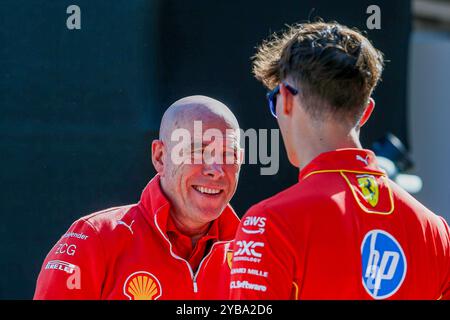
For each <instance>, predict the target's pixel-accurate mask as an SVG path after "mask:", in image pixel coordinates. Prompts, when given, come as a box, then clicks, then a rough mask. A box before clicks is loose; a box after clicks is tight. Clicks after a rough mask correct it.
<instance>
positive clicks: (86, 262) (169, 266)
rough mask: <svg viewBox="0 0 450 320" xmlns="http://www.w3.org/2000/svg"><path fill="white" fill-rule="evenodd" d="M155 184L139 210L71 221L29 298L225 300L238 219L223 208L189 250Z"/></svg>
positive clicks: (145, 193) (156, 182)
mask: <svg viewBox="0 0 450 320" xmlns="http://www.w3.org/2000/svg"><path fill="white" fill-rule="evenodd" d="M159 181H160V179H159V176H156V177H155V178H154V179H152V181H150V183H149V184H148V185H147V187H146V188H145V189H144V191H143V193H142V196H141V200H140V201H139V203H137V204H133V205H130V206H124V207H118V208H112V209H109V210H105V211H101V212H98V213H94V214H92V215H90V216H87V217H84V218H81V219H80V220H78V221H76V222H75V223H74V224H73V225H72V226H71V227H70V229H69V230H68V231H67V233H66V234H64V235H63V236H62V238H61V239H60V240H59V242H58V243H57V244H56V245H55V246H54V247H53V248H52V250H51V251H50V253H49V254H48V255H47V257H46V259H45V261H44V264H43V266H42V269H41V272H40V274H39V278H38V280H37V287H36V292H35V295H34V298H35V299H124V300H128V299H130V300H156V299H160V300H162V299H186V300H191V299H226V298H227V297H228V288H229V274H230V263H231V251H230V243H231V240H232V239H233V237H234V234H235V231H236V228H237V226H238V224H239V218H238V217H237V216H236V214H235V213H234V211H233V209H232V208H231V207H230V206H227V207H226V208H225V210H224V211H223V212H222V214H221V216H220V217H219V218H218V219H217V220H215V221H214V222H213V223H212V225H211V227H210V230H209V232H208V233H207V234H206V235H205V236H204V237H203V238H201V239H199V241H198V243H197V245H196V247H195V248H192V245H191V243H190V242H191V241H190V239H189V238H187V237H185V236H184V235H182V234H180V233H179V232H178V231H177V229H176V228H175V227H174V224H173V221H171V219H170V215H169V209H170V203H169V202H168V200H167V199H166V198H165V196H164V195H163V193H162V191H161V188H160V185H159Z"/></svg>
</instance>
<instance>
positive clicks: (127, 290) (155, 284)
mask: <svg viewBox="0 0 450 320" xmlns="http://www.w3.org/2000/svg"><path fill="white" fill-rule="evenodd" d="M123 294H124V295H126V296H127V297H128V298H129V299H130V300H157V299H158V298H159V297H161V295H162V289H161V284H160V283H159V280H158V279H157V278H156V277H155V276H154V275H153V274H151V273H150V272H146V271H138V272H135V273H133V274H131V275H130V276H129V277H128V278H127V280H125V283H124V285H123Z"/></svg>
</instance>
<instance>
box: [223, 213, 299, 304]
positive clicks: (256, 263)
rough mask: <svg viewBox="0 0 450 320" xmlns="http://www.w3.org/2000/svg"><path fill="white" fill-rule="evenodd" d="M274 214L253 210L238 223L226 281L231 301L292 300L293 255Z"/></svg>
mask: <svg viewBox="0 0 450 320" xmlns="http://www.w3.org/2000/svg"><path fill="white" fill-rule="evenodd" d="M276 218H277V216H276V213H272V212H269V211H268V210H267V209H266V208H264V207H259V206H257V207H253V208H251V209H250V210H249V212H247V214H246V215H245V216H244V217H243V219H242V220H241V223H240V225H239V228H238V231H237V233H236V239H235V242H234V252H233V259H232V268H231V279H230V299H232V300H257V299H258V300H280V299H293V298H295V292H296V286H295V283H294V254H293V250H292V248H291V244H290V241H289V239H288V236H287V235H286V233H287V232H286V231H287V230H286V229H285V228H284V227H283V225H282V224H281V223H280V222H278V221H277V219H276Z"/></svg>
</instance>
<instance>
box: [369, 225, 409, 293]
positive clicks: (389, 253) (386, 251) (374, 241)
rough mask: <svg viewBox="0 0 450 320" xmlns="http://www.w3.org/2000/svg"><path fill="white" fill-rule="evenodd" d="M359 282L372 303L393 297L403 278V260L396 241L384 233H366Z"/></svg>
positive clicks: (400, 249) (373, 231)
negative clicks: (360, 279)
mask: <svg viewBox="0 0 450 320" xmlns="http://www.w3.org/2000/svg"><path fill="white" fill-rule="evenodd" d="M361 256H362V282H363V285H364V288H365V289H366V291H367V293H368V294H370V295H371V296H372V297H373V298H374V299H385V298H388V297H390V296H392V295H393V294H394V293H395V292H397V290H398V289H399V288H400V286H401V285H402V283H403V280H404V279H405V276H406V258H405V254H404V253H403V249H402V247H401V246H400V244H399V243H398V242H397V240H395V238H394V237H393V236H392V235H390V234H389V233H387V232H385V231H383V230H372V231H369V232H368V233H367V234H366V236H365V237H364V239H363V241H362V244H361Z"/></svg>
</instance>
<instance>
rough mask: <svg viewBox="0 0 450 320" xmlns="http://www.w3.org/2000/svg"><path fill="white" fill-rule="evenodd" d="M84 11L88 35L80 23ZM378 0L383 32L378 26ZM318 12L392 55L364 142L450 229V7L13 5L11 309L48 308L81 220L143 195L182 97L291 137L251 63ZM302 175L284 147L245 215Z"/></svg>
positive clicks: (257, 180)
mask: <svg viewBox="0 0 450 320" xmlns="http://www.w3.org/2000/svg"><path fill="white" fill-rule="evenodd" d="M72 4H75V5H77V6H79V8H80V9H81V29H79V30H76V29H75V30H69V29H68V28H67V27H66V20H67V18H68V17H69V14H67V13H66V9H67V7H68V6H70V5H72ZM373 4H376V5H377V6H378V7H379V8H380V13H381V19H380V28H379V29H368V24H367V20H368V19H369V17H370V16H371V14H372V12H370V13H368V12H367V8H368V7H369V6H370V5H373ZM316 17H321V18H323V19H324V20H325V21H330V20H336V21H338V22H340V23H343V24H346V25H348V26H351V27H357V28H359V29H360V30H363V31H366V32H367V35H368V36H369V38H370V39H371V40H372V42H373V43H374V44H375V46H376V47H377V48H379V49H380V50H382V51H383V52H384V53H385V56H386V59H387V60H389V62H388V63H387V65H386V70H385V72H384V76H383V81H382V82H381V84H380V85H379V87H378V88H377V90H376V92H375V94H374V98H375V100H376V102H377V105H376V111H375V113H374V115H373V117H372V118H371V120H370V121H369V122H368V124H367V125H366V126H365V128H364V130H363V132H362V141H363V145H364V146H365V147H367V148H371V146H372V145H373V143H374V142H375V141H377V140H378V139H380V138H382V137H383V136H385V134H387V133H392V134H394V135H395V136H397V137H398V138H399V139H400V140H401V141H402V142H403V144H404V145H405V147H406V151H407V152H408V153H409V154H410V159H411V160H412V162H413V164H414V166H412V167H410V168H409V171H408V172H409V173H413V174H416V175H418V176H420V177H421V179H422V181H423V188H422V189H421V191H420V192H419V193H417V194H415V196H416V197H417V198H418V199H419V200H420V201H422V202H423V203H424V204H425V205H427V206H428V207H429V208H430V209H431V210H433V211H434V212H436V213H438V214H440V215H442V216H444V217H445V218H446V219H447V221H449V220H450V188H449V187H448V181H449V180H450V170H449V169H448V163H450V144H449V143H448V137H449V125H448V124H447V122H448V119H450V108H449V102H450V90H449V89H450V86H449V80H448V75H449V74H450V1H437V0H434V1H427V0H420V1H418V0H417V1H412V2H410V1H406V0H396V1H387V0H386V1H376V2H375V3H374V2H372V1H364V0H362V1H361V0H345V1H344V0H342V1H331V0H329V1H325V0H314V1H305V0H303V1H299V0H285V1H283V2H282V3H280V2H273V1H268V0H246V1H234V0H233V1H231V0H228V1H223V0H217V1H210V0H190V1H181V0H114V1H110V0H95V1H93V0H71V1H66V0H59V1H51V0H47V1H44V0H28V1H27V0H1V1H0V40H1V45H0V70H1V72H0V150H1V152H0V164H1V170H0V181H1V184H2V187H1V193H0V212H1V215H2V220H1V223H0V239H1V243H0V298H1V299H30V298H32V296H33V293H34V288H35V281H36V278H37V275H38V272H39V270H40V268H41V264H42V262H43V260H44V258H45V255H46V254H47V252H48V251H49V250H50V249H51V247H52V246H53V245H54V244H55V243H56V241H57V240H58V239H59V237H60V236H61V235H62V234H63V233H64V232H65V231H66V230H67V229H68V227H69V226H70V224H71V223H72V222H73V221H74V220H75V219H78V218H79V217H81V216H84V215H87V214H89V213H91V212H94V211H97V210H101V209H105V208H108V207H113V206H118V205H123V204H129V203H135V202H137V201H138V200H139V197H140V193H141V190H142V189H143V187H144V186H145V185H146V184H147V182H148V181H149V180H150V179H151V177H152V176H153V175H154V173H155V172H154V170H153V167H152V164H151V161H150V152H151V149H150V146H151V141H152V139H154V138H156V137H157V135H158V129H159V122H160V119H161V116H162V114H163V112H164V110H165V109H166V108H167V107H168V106H169V105H170V104H171V103H172V102H174V101H175V100H177V99H179V98H181V97H184V96H187V95H193V94H203V95H208V96H211V97H214V98H216V99H219V100H221V101H223V102H224V103H225V104H227V105H228V106H229V107H230V108H231V109H232V111H233V112H234V113H235V114H236V116H237V118H238V119H239V121H240V123H241V126H242V128H243V129H244V130H245V129H248V128H255V129H259V128H266V129H271V128H276V127H277V125H276V121H275V119H274V118H272V116H271V115H270V113H269V112H268V109H267V107H266V101H265V89H264V88H263V87H262V85H261V84H260V83H258V82H257V81H256V80H255V79H254V78H253V77H252V75H251V56H252V55H253V54H254V53H255V47H256V46H257V45H258V44H259V43H260V42H261V41H262V39H264V38H266V37H267V36H268V35H269V34H270V33H272V32H274V31H278V30H280V29H282V28H283V27H284V25H285V24H287V23H288V24H292V23H295V22H304V21H306V20H308V19H310V20H314V19H315V18H316ZM408 172H407V173H408ZM296 180H297V172H296V170H295V169H294V168H293V167H291V166H290V165H289V163H288V161H287V158H286V156H285V154H284V150H280V169H279V172H278V174H277V175H273V176H261V175H260V165H257V164H256V165H250V164H246V165H244V166H243V167H242V171H241V178H240V183H239V187H238V190H237V193H236V195H235V197H234V198H233V200H232V205H233V206H234V208H235V209H236V211H237V212H238V213H239V214H240V215H243V214H244V213H245V211H246V210H247V209H248V208H249V207H250V206H251V205H252V204H254V203H256V202H258V201H260V200H262V199H263V198H266V197H268V196H271V195H273V194H275V193H277V192H278V191H280V190H282V189H283V188H286V187H287V186H289V185H292V184H293V183H295V182H296Z"/></svg>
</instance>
